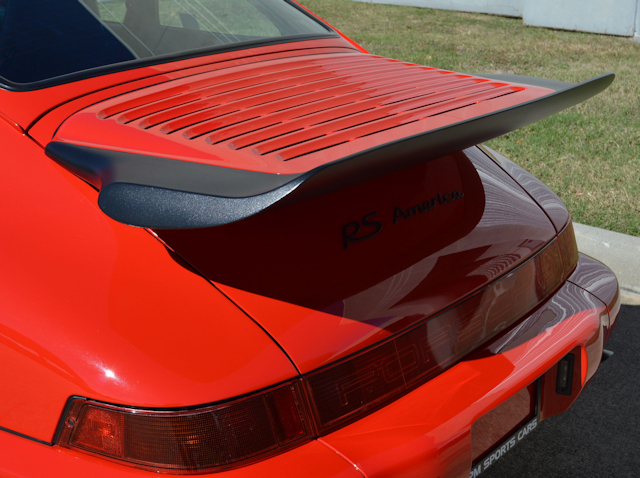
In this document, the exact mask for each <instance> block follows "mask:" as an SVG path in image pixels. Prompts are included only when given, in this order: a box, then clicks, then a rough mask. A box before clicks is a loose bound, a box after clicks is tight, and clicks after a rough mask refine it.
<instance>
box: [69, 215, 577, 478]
mask: <svg viewBox="0 0 640 478" xmlns="http://www.w3.org/2000/svg"><path fill="white" fill-rule="evenodd" d="M577 260H578V255H577V248H576V245H575V237H574V235H573V227H572V226H571V224H569V226H567V228H566V229H565V230H564V231H563V232H562V233H561V234H560V235H559V238H558V239H556V240H554V241H552V242H551V243H550V244H549V245H547V247H545V248H544V249H543V250H542V251H541V252H539V253H538V254H536V256H534V257H533V258H532V259H530V260H528V261H527V262H525V263H524V264H522V265H521V266H520V267H518V268H517V269H515V270H513V271H511V272H509V273H508V274H507V275H505V276H503V277H502V278H500V279H498V280H496V281H494V282H493V283H491V284H490V285H488V286H487V287H485V288H484V289H482V290H481V291H479V292H477V293H476V294H474V295H473V296H471V297H469V298H467V299H466V300H464V301H462V302H460V303H458V304H456V305H454V306H453V307H451V308H449V309H448V310H446V311H444V312H442V313H441V314H439V315H437V316H435V317H432V318H425V320H424V321H423V322H422V323H421V324H419V325H417V326H415V327H413V328H412V329H410V330H407V331H404V332H402V333H401V334H398V335H396V336H395V337H393V338H391V339H390V340H388V341H386V342H383V343H380V344H377V345H375V346H373V347H371V348H369V349H368V350H366V351H364V352H361V353H358V354H357V355H354V356H351V357H349V358H347V359H345V360H342V361H340V362H338V363H335V364H332V365H330V366H328V367H326V368H324V369H322V370H319V371H316V372H313V373H311V374H309V375H306V376H304V377H302V378H300V379H299V380H296V381H294V382H292V383H289V384H286V385H284V386H280V387H279V388H275V389H271V390H268V391H266V392H263V393H260V394H256V395H253V396H249V397H246V398H243V399H238V400H233V401H229V402H226V403H222V404H217V405H212V406H207V407H201V408H197V409H194V410H179V411H150V410H140V409H132V408H126V407H118V406H112V405H105V404H101V403H97V402H93V401H90V400H86V399H84V398H77V399H73V400H71V402H70V404H69V407H68V409H67V412H66V413H65V418H64V422H63V423H62V424H61V429H60V432H59V437H58V439H57V444H59V445H62V446H65V447H69V448H75V449H81V450H85V451H88V452H92V453H97V454H100V455H103V456H105V457H109V458H112V459H116V460H121V461H123V462H127V463H129V464H132V465H134V466H139V467H143V468H146V469H153V470H158V471H163V472H173V473H204V472H212V471H220V470H224V469H228V468H232V467H237V466H242V465H245V464H248V463H252V462H255V461H258V460H260V459H263V458H266V457H268V456H271V455H274V454H277V453H281V452H283V451H285V450H288V449H290V448H292V447H294V446H298V445H300V444H302V443H305V442H307V441H309V440H312V439H313V438H315V437H316V436H318V435H322V434H325V433H328V432H329V431H331V430H333V429H335V428H337V427H339V426H342V425H344V424H346V423H348V422H349V421H352V420H355V419H356V418H360V417H362V416H363V415H364V414H366V413H368V412H370V411H372V410H373V409H375V408H376V407H379V406H380V405H382V404H384V403H387V402H389V401H390V400H393V399H395V398H397V397H399V396H400V395H402V394H403V393H405V392H406V391H407V390H409V389H411V388H413V387H415V386H418V385H420V384H422V383H424V382H426V381H428V380H430V379H431V378H433V377H435V376H436V375H438V374H439V373H441V372H443V371H444V370H445V369H446V368H448V367H450V366H451V365H453V364H454V363H456V362H458V361H459V360H460V359H461V358H463V357H464V356H465V355H467V354H469V353H470V352H472V351H473V350H474V349H476V348H477V347H478V346H479V345H481V344H482V343H484V342H486V341H487V340H489V339H490V338H491V337H493V336H495V335H496V334H498V333H499V332H500V331H502V330H504V329H505V328H507V327H509V326H510V325H512V324H513V323H514V322H516V321H517V320H518V319H520V318H521V317H523V316H524V315H526V314H527V313H528V312H529V311H531V310H532V309H533V308H535V307H536V306H537V305H538V304H540V303H541V302H542V301H544V300H545V299H546V298H547V297H549V296H550V295H551V293H552V292H553V291H554V290H556V289H557V287H558V286H559V285H560V284H561V283H562V282H563V280H564V279H565V278H566V277H567V275H568V274H569V273H570V272H571V271H572V270H573V269H574V267H575V264H576V263H577Z"/></svg>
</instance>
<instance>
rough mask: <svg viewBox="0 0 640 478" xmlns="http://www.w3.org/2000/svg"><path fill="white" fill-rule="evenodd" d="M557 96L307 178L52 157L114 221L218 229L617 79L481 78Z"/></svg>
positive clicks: (84, 154) (536, 115)
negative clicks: (94, 192) (93, 191)
mask: <svg viewBox="0 0 640 478" xmlns="http://www.w3.org/2000/svg"><path fill="white" fill-rule="evenodd" d="M479 76H482V77H485V78H490V79H494V80H502V81H509V82H511V83H520V84H523V85H530V86H542V87H545V88H550V89H553V90H555V92H554V93H551V94H549V95H547V96H543V97H541V98H538V99H535V100H531V101H528V102H525V103H522V104H519V105H515V106H512V107H510V108H505V109H502V110H498V111H495V112H492V113H489V114H486V115H483V116H478V117H475V118H471V119H469V120H466V121H462V122H459V123H455V124H452V125H449V126H445V127H442V128H438V129H435V130H430V131H426V132H424V133H421V134H417V135H414V136H409V137H406V138H402V139H401V140H397V141H394V142H390V143H386V144H383V145H380V146H376V147H374V148H371V149H368V150H366V151H361V152H358V153H356V154H353V155H351V156H347V157H344V158H340V159H337V160H335V161H332V162H330V163H327V164H324V165H322V166H319V167H317V168H316V169H313V170H310V171H308V172H305V173H301V174H293V175H278V174H269V173H262V172H255V171H246V170H240V169H231V168H225V167H220V166H212V165H207V164H202V163H194V162H188V161H179V160H174V159H169V158H161V157H155V156H146V155H140V154H134V153H125V152H119V151H112V150H106V149H98V148H91V147H87V146H80V145H76V144H71V143H63V142H58V141H53V142H51V143H49V144H48V145H47V147H46V154H47V155H48V156H49V157H51V158H52V159H54V160H55V161H57V162H58V163H60V164H61V165H62V166H64V167H65V168H67V169H69V170H70V171H71V172H73V173H74V174H76V175H78V176H79V177H81V178H82V179H84V180H85V181H87V182H88V183H90V184H92V185H93V186H95V187H96V188H97V189H99V190H100V195H99V197H98V204H99V206H100V208H101V209H102V211H103V212H104V213H105V214H107V215H108V216H110V217H111V218H113V219H115V220H117V221H120V222H122V223H125V224H129V225H132V226H139V227H148V228H153V229H185V228H202V227H213V226H220V225H223V224H229V223H232V222H235V221H239V220H241V219H244V218H246V217H249V216H252V215H254V214H256V213H259V212H261V211H264V210H265V209H267V208H270V207H279V206H284V205H287V204H291V203H293V202H299V201H302V200H304V199H308V198H311V197H315V196H319V195H323V194H327V193H330V192H333V191H336V190H339V189H342V188H345V187H348V186H351V185H354V184H359V183H362V182H365V181H368V180H370V179H374V178H376V177H380V176H382V175H385V174H389V173H392V172H395V171H399V170H401V169H405V168H408V167H411V166H415V165H417V164H420V163H423V162H425V161H430V160H433V159H436V158H439V157H442V156H445V155H447V154H450V153H453V152H456V151H460V150H463V149H465V148H468V147H471V146H473V145H476V144H478V143H481V142H483V141H488V140H490V139H493V138H496V137H498V136H501V135H503V134H506V133H509V132H510V131H514V130H516V129H518V128H522V127H523V126H527V125H529V124H531V123H534V122H536V121H538V120H541V119H543V118H546V117H548V116H551V115H553V114H555V113H557V112H559V111H561V110H563V109H565V108H568V107H570V106H573V105H576V104H578V103H581V102H582V101H585V100H586V99H588V98H590V97H592V96H594V95H596V94H598V93H600V92H601V91H603V90H604V89H606V88H607V87H608V86H609V85H610V84H611V82H612V81H613V79H614V76H615V75H614V74H613V73H609V74H606V75H602V76H598V77H596V78H592V79H590V80H587V81H584V82H582V83H579V84H573V83H563V82H559V81H553V80H544V79H539V78H531V77H526V76H518V75H479Z"/></svg>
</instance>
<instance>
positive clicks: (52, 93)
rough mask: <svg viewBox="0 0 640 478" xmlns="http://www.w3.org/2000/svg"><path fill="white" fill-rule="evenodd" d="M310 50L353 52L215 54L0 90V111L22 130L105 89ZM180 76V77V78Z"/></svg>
mask: <svg viewBox="0 0 640 478" xmlns="http://www.w3.org/2000/svg"><path fill="white" fill-rule="evenodd" d="M314 48H328V49H340V50H341V51H342V50H344V51H354V47H353V46H352V45H351V43H349V42H348V41H346V40H344V39H342V38H336V39H326V40H306V41H300V42H294V43H285V44H279V45H270V46H264V47H257V48H250V49H242V50H236V51H231V52H226V53H218V54H215V55H206V56H200V57H196V58H190V59H187V60H180V61H173V62H168V63H162V64H158V65H153V66H148V67H143V68H135V69H131V70H126V71H119V72H117V73H111V74H107V75H101V76H96V77H94V78H88V79H85V80H79V81H74V82H71V83H66V84H63V85H59V86H53V87H50V88H44V89H40V90H34V91H27V92H17V91H8V90H3V89H0V105H1V106H2V109H1V111H2V112H3V113H4V114H5V115H7V116H8V117H9V118H11V120H13V121H15V122H16V123H17V124H19V125H20V126H21V127H22V128H24V129H25V130H26V129H28V128H29V127H30V126H31V125H32V124H33V123H34V122H35V121H36V120H38V119H39V118H40V117H41V116H42V115H43V114H45V113H46V112H48V111H50V110H51V109H53V108H56V107H57V106H60V105H62V104H63V103H65V102H67V101H70V100H73V99H75V98H80V97H82V96H85V95H88V94H91V93H93V92H96V91H99V90H102V89H105V88H111V87H114V86H117V85H122V84H126V83H129V82H132V81H136V80H141V79H147V81H149V82H150V83H149V84H156V83H158V81H154V79H153V77H156V76H158V75H167V74H169V75H171V74H173V73H175V72H179V71H181V70H183V71H184V72H186V73H187V74H195V73H198V68H199V67H203V68H205V69H211V66H212V65H216V64H217V63H220V62H225V61H239V62H243V61H246V59H248V58H250V61H252V62H255V61H260V57H261V56H262V55H269V54H274V53H276V54H282V53H284V54H285V55H286V54H287V53H286V52H297V51H301V50H306V49H314ZM214 67H215V66H214ZM183 74H184V73H182V75H183ZM179 76H181V74H179ZM127 91H131V89H127ZM76 111H77V110H76ZM58 124H60V123H58Z"/></svg>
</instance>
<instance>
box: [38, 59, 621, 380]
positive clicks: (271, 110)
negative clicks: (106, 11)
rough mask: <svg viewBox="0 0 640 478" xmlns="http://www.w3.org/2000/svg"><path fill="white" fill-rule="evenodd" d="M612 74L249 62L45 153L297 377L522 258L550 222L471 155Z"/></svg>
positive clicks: (115, 111)
mask: <svg viewBox="0 0 640 478" xmlns="http://www.w3.org/2000/svg"><path fill="white" fill-rule="evenodd" d="M611 80H612V77H611V76H603V77H600V78H596V79H594V80H592V81H589V82H585V83H582V84H579V85H569V86H566V87H565V86H563V85H560V86H558V87H555V86H554V85H549V84H541V85H536V84H533V83H535V81H534V82H528V83H516V82H513V81H502V80H500V79H498V80H495V79H488V78H481V77H478V76H474V75H468V74H458V73H454V72H450V71H444V70H439V69H436V68H429V67H423V66H419V65H414V64H410V63H404V62H400V61H396V60H390V59H387V58H382V57H377V56H373V55H365V54H360V53H331V54H318V55H305V56H299V57H289V58H283V59H276V60H268V61H259V60H256V62H255V63H250V64H245V65H242V66H235V67H231V68H227V69H222V70H217V71H210V72H207V73H203V74H199V75H194V76H191V77H187V78H182V79H179V80H174V81H169V82H166V83H164V84H162V85H157V86H153V87H149V88H144V89H141V90H138V91H133V92H130V93H127V94H125V95H122V96H118V97H116V98H113V99H110V100H107V101H103V102H100V103H98V104H95V105H93V106H91V107H88V108H86V109H83V110H82V111H80V112H78V113H76V114H74V115H73V116H71V117H70V118H69V119H68V120H67V121H65V122H64V123H63V124H62V125H61V127H60V128H59V130H58V132H57V134H56V136H55V138H54V141H52V142H51V143H50V144H49V145H48V146H47V153H48V154H49V155H50V156H51V157H52V158H54V159H55V160H56V161H58V162H59V163H60V164H62V165H63V166H65V167H66V168H68V169H70V170H71V171H73V172H74V173H75V174H77V175H79V176H80V177H82V178H84V179H85V180H87V181H88V182H90V183H91V184H93V185H94V186H95V187H96V188H97V189H99V190H100V196H99V205H100V207H101V208H102V209H103V211H104V212H105V213H107V214H108V215H110V216H111V217H113V218H114V219H117V220H119V221H121V222H125V223H127V224H132V225H137V226H143V227H149V228H152V229H154V231H155V232H156V234H157V235H158V236H159V237H160V238H161V239H162V240H163V241H165V243H166V244H167V245H168V246H169V247H170V248H172V249H173V250H174V251H176V252H177V253H178V254H179V255H180V256H182V257H183V258H185V259H186V260H187V261H188V262H189V263H190V264H191V265H193V266H194V267H195V268H197V269H198V270H199V271H200V272H201V273H202V274H203V275H205V276H206V277H207V278H208V279H210V280H211V281H213V282H215V283H216V284H217V286H218V287H219V288H220V289H221V290H223V291H224V292H225V293H226V294H228V295H229V296H230V297H231V298H232V299H233V300H234V301H236V303H238V304H239V305H240V307H242V308H243V309H244V310H245V311H246V312H247V313H248V314H249V315H251V316H252V317H253V318H255V319H256V320H257V321H259V322H260V324H261V325H262V326H263V327H264V328H265V329H266V330H267V331H268V332H269V333H270V334H271V336H272V337H274V338H275V340H276V341H277V342H278V343H279V344H280V345H281V346H282V347H283V348H284V349H285V350H286V351H287V353H288V354H289V356H290V357H291V358H292V360H293V361H294V363H295V364H296V366H297V367H298V370H300V371H301V372H309V371H312V370H315V369H317V368H318V367H321V366H323V365H326V364H328V363H330V362H332V361H335V360H337V359H339V358H341V357H344V356H345V355H349V354H351V353H354V352H356V351H358V350H360V349H362V348H363V347H366V346H368V345H371V344H374V343H376V342H379V341H380V340H383V339H385V338H387V337H389V336H390V335H393V334H395V333H396V332H398V331H401V330H405V329H406V328H407V327H411V326H412V325H414V324H416V323H418V322H420V321H422V320H423V319H425V318H427V317H430V316H432V315H433V314H435V313H437V312H438V311H442V310H444V309H446V308H447V307H449V306H451V305H452V304H454V303H456V302H457V301H460V300H461V299H462V298H464V297H466V296H468V295H469V294H471V293H473V292H474V291H479V290H481V289H482V288H483V287H485V286H486V285H487V284H489V283H491V282H492V281H495V280H496V279H497V278H499V277H501V276H504V275H505V274H508V273H509V271H510V270H512V269H513V268H514V267H517V266H518V265H520V264H522V263H523V261H525V260H526V259H527V258H529V257H531V256H532V255H533V254H535V253H537V252H539V251H540V250H541V249H542V248H543V247H544V246H545V244H547V243H548V242H549V241H550V240H551V239H552V238H553V237H554V236H555V229H554V227H553V225H552V224H551V222H550V221H549V219H548V218H547V216H546V215H545V214H544V212H543V211H542V210H541V209H540V208H539V207H538V206H537V205H536V204H535V203H534V201H533V200H532V199H531V198H530V197H529V196H528V195H527V194H526V193H525V191H524V190H522V188H520V187H519V186H518V185H517V184H516V183H515V182H514V181H513V180H512V179H511V178H510V177H509V176H508V175H506V173H504V172H503V171H502V170H501V169H500V168H499V167H498V166H497V165H496V164H495V163H493V162H492V161H491V160H489V158H488V157H487V156H486V155H484V153H482V152H481V151H480V150H479V149H477V148H475V147H472V146H473V145H474V144H476V143H478V142H480V141H484V140H487V139H490V138H492V137H495V136H498V135H500V134H503V133H506V132H508V131H511V130H513V129H515V128H518V127H520V126H523V125H526V124H529V123H531V122H533V121H536V120H537V119H540V118H542V117H545V116H548V115H550V114H553V113H554V112H556V111H559V110H561V109H563V108H566V107H567V106H570V105H572V104H575V103H577V102H579V101H582V100H584V99H586V98H588V97H589V96H592V95H593V94H596V93H597V92H599V91H601V90H602V89H604V88H606V86H608V84H609V83H610V82H611ZM465 148H468V149H466V150H465ZM463 150H464V151H463ZM498 292H499V291H498ZM498 292H495V293H498ZM501 293H504V291H503V292H501ZM493 299H495V297H488V298H486V299H483V300H485V301H486V302H487V303H486V304H485V303H483V304H480V305H481V307H480V310H485V309H487V308H490V307H492V304H493V302H492V300H493ZM489 332H491V333H492V331H489ZM489 332H488V333H487V334H486V335H487V336H488V335H490V333H489Z"/></svg>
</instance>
